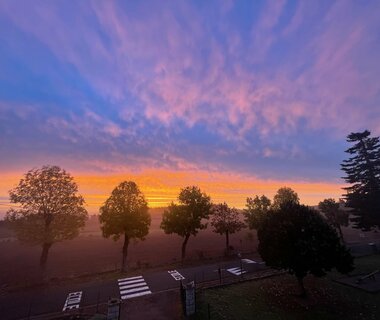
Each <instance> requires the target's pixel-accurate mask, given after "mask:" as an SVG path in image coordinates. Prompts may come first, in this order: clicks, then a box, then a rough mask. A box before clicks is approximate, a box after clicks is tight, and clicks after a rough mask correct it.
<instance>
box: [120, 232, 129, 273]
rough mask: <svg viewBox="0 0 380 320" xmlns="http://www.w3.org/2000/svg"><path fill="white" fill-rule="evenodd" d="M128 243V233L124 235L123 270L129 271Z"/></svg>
mask: <svg viewBox="0 0 380 320" xmlns="http://www.w3.org/2000/svg"><path fill="white" fill-rule="evenodd" d="M128 245H129V237H128V236H127V234H125V235H124V245H123V258H122V260H121V272H125V271H127V270H126V269H127V255H128Z"/></svg>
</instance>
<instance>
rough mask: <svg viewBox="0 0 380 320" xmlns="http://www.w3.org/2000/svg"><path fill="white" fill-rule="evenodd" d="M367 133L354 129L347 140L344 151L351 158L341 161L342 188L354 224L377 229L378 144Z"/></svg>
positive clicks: (379, 194)
mask: <svg viewBox="0 0 380 320" xmlns="http://www.w3.org/2000/svg"><path fill="white" fill-rule="evenodd" d="M370 134H371V133H370V132H369V131H368V130H365V131H363V132H354V133H351V134H349V135H348V136H347V142H350V143H354V145H353V146H352V147H351V148H348V149H347V150H346V152H347V153H348V154H350V155H352V157H350V158H349V159H348V160H343V163H342V164H341V167H342V170H343V171H344V172H345V173H346V176H345V177H344V180H345V181H346V182H347V183H349V184H350V186H349V187H346V188H344V189H345V190H346V191H347V193H346V194H345V195H344V197H345V200H346V205H347V207H349V208H351V212H352V214H353V216H354V217H353V218H352V219H351V221H353V222H354V223H355V224H354V227H355V228H358V229H362V230H366V231H368V230H371V229H372V228H380V143H379V137H370Z"/></svg>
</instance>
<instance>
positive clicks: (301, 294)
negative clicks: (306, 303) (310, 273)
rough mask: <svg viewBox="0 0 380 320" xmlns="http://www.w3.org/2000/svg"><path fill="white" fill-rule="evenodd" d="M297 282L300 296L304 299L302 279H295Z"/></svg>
mask: <svg viewBox="0 0 380 320" xmlns="http://www.w3.org/2000/svg"><path fill="white" fill-rule="evenodd" d="M297 280H298V285H299V287H300V296H301V297H303V298H305V297H306V290H305V286H304V284H303V277H297Z"/></svg>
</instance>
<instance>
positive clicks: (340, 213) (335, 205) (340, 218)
mask: <svg viewBox="0 0 380 320" xmlns="http://www.w3.org/2000/svg"><path fill="white" fill-rule="evenodd" d="M318 208H319V210H321V212H322V213H324V215H325V217H326V219H327V222H328V223H329V224H330V225H331V226H333V227H334V228H335V229H336V230H338V232H339V235H340V238H341V240H342V241H343V242H344V238H343V233H342V228H341V226H345V227H347V226H348V223H349V221H348V217H349V213H348V212H346V211H344V210H342V209H340V205H339V202H336V201H335V200H334V199H325V200H323V201H321V202H320V203H319V205H318Z"/></svg>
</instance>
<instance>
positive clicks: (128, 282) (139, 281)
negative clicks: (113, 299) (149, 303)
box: [119, 279, 145, 286]
mask: <svg viewBox="0 0 380 320" xmlns="http://www.w3.org/2000/svg"><path fill="white" fill-rule="evenodd" d="M141 282H145V281H144V279H139V280H131V281H126V280H124V281H123V282H121V281H119V286H122V285H125V284H132V283H141Z"/></svg>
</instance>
